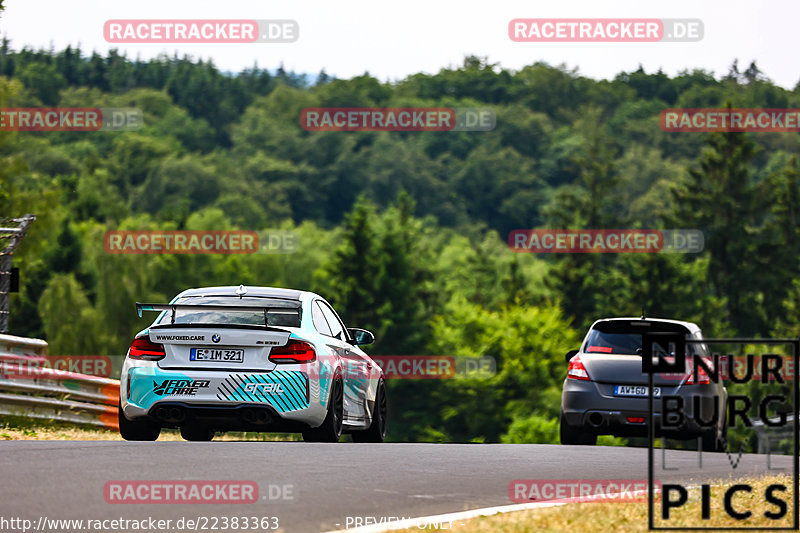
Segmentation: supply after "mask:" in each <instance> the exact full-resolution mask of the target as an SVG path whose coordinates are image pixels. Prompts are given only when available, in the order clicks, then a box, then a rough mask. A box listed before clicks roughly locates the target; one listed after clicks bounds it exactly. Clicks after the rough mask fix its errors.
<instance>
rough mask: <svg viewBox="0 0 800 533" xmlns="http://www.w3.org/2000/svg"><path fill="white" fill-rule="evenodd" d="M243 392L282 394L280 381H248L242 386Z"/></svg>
mask: <svg viewBox="0 0 800 533" xmlns="http://www.w3.org/2000/svg"><path fill="white" fill-rule="evenodd" d="M244 391H245V392H260V393H261V394H283V393H284V392H286V391H284V390H283V387H281V384H280V383H248V384H246V385H245V386H244Z"/></svg>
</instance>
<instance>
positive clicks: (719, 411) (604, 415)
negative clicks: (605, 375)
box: [561, 379, 725, 438]
mask: <svg viewBox="0 0 800 533" xmlns="http://www.w3.org/2000/svg"><path fill="white" fill-rule="evenodd" d="M660 388H661V395H662V398H664V397H670V396H678V397H681V398H683V402H684V406H683V408H682V409H681V414H682V418H683V421H682V423H675V422H674V421H672V420H670V424H669V425H668V427H664V424H662V398H653V418H654V422H655V429H656V434H657V435H659V436H665V437H676V438H691V437H694V436H699V435H701V434H703V433H707V432H709V431H711V430H712V429H713V428H714V427H715V426H716V427H721V424H722V417H724V416H725V411H724V409H723V408H722V406H724V400H725V399H724V398H722V399H721V400H720V399H719V398H718V395H719V389H718V388H717V387H716V386H714V385H708V386H706V385H691V386H689V387H687V386H683V387H681V386H661V387H660ZM613 390H614V385H613V384H606V383H597V382H594V381H583V380H575V379H567V380H565V382H564V388H563V393H562V396H561V412H562V413H563V414H564V418H565V419H566V422H567V424H569V425H570V426H573V427H579V428H581V429H583V430H584V431H586V432H589V433H595V434H598V435H618V436H647V434H648V422H649V421H648V398H647V397H644V398H638V397H636V398H631V397H617V396H614V393H613ZM722 394H724V392H722ZM694 396H697V397H698V399H697V400H695V399H694ZM695 401H696V402H697V405H698V406H699V411H698V413H697V414H698V415H699V417H698V416H696V415H695V412H694V411H695V406H694V404H695ZM715 404H716V408H715ZM673 405H674V404H673ZM715 410H716V417H715ZM672 416H674V415H670V417H672Z"/></svg>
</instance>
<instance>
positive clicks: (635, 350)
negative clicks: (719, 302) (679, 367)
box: [583, 323, 707, 355]
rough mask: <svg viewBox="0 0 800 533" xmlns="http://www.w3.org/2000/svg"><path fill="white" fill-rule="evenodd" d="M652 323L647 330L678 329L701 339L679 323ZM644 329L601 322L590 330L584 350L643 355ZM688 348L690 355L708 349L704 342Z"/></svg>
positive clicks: (687, 346)
mask: <svg viewBox="0 0 800 533" xmlns="http://www.w3.org/2000/svg"><path fill="white" fill-rule="evenodd" d="M651 324H652V325H651V326H650V327H648V329H647V330H646V331H678V332H682V333H684V334H687V335H689V338H692V339H694V338H697V339H700V336H699V335H698V336H694V335H690V334H689V331H688V330H687V329H686V328H684V327H683V326H680V325H677V324H670V325H669V326H668V327H660V326H661V324H657V323H651ZM653 326H655V327H653ZM643 331H644V330H643V328H641V327H635V328H634V327H625V326H624V325H616V324H611V323H601V324H598V325H597V327H595V328H593V329H592V330H590V331H589V335H588V336H587V337H586V343H585V344H584V347H583V351H584V352H585V353H597V354H618V355H641V353H642V332H643ZM686 350H687V352H688V354H689V355H692V354H697V355H704V354H705V353H706V351H707V349H706V347H705V345H704V344H687V345H686ZM665 355H670V354H665Z"/></svg>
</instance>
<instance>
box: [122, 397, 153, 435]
mask: <svg viewBox="0 0 800 533" xmlns="http://www.w3.org/2000/svg"><path fill="white" fill-rule="evenodd" d="M119 434H120V436H121V437H122V438H123V439H125V440H134V441H143V440H144V441H153V440H156V439H158V436H159V435H160V434H161V426H160V425H158V424H156V423H155V422H153V421H151V420H128V419H127V418H126V417H125V413H123V412H122V404H120V405H119Z"/></svg>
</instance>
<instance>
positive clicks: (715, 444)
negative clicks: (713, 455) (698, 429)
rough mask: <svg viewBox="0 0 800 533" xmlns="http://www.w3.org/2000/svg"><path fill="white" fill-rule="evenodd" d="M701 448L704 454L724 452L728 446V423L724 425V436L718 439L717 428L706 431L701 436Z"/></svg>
mask: <svg viewBox="0 0 800 533" xmlns="http://www.w3.org/2000/svg"><path fill="white" fill-rule="evenodd" d="M701 441H702V442H701V444H700V445H701V447H702V449H703V451H704V452H724V451H725V448H727V444H728V423H727V420H726V421H725V422H723V424H722V434H721V435H720V436H719V437H717V428H716V427H714V428H713V429H712V430H711V431H706V432H705V433H703V434H702V435H701Z"/></svg>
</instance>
